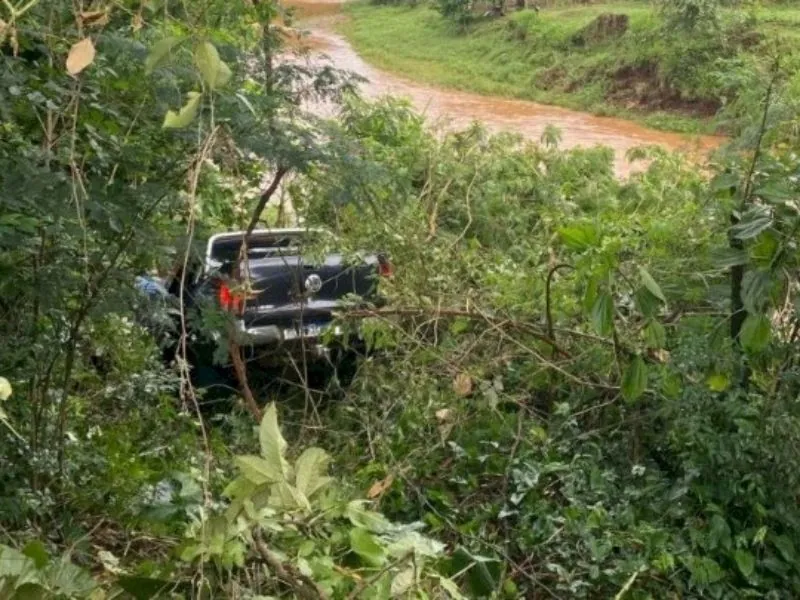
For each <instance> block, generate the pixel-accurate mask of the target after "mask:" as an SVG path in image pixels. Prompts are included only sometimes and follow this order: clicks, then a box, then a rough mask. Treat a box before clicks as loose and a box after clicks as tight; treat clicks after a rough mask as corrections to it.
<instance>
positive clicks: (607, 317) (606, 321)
mask: <svg viewBox="0 0 800 600" xmlns="http://www.w3.org/2000/svg"><path fill="white" fill-rule="evenodd" d="M592 325H593V326H594V329H595V331H597V333H599V334H600V335H608V334H610V333H611V331H612V330H613V328H614V300H613V298H612V297H611V294H609V293H608V292H603V293H601V294H600V295H599V296H598V297H597V299H596V300H595V301H594V304H593V305H592Z"/></svg>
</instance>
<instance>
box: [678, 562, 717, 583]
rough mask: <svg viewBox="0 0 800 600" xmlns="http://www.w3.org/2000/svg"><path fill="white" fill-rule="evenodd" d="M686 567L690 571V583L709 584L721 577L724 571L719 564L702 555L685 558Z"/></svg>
mask: <svg viewBox="0 0 800 600" xmlns="http://www.w3.org/2000/svg"><path fill="white" fill-rule="evenodd" d="M685 564H686V567H687V568H688V569H689V573H691V576H692V577H691V583H692V585H701V586H704V585H709V584H711V583H716V582H718V581H719V580H720V579H722V577H723V575H724V572H723V570H722V568H721V567H720V566H719V564H718V563H717V562H716V561H715V560H713V559H710V558H706V557H704V556H690V557H689V558H688V559H686V560H685Z"/></svg>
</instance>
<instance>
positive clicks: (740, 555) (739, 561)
mask: <svg viewBox="0 0 800 600" xmlns="http://www.w3.org/2000/svg"><path fill="white" fill-rule="evenodd" d="M733 559H734V560H735V561H736V566H737V567H739V571H741V572H742V575H744V576H745V577H747V578H748V579H749V578H750V576H751V575H752V574H753V571H754V570H755V568H756V559H755V557H754V556H753V555H752V554H750V553H749V552H748V551H747V550H742V549H738V550H735V551H734V553H733Z"/></svg>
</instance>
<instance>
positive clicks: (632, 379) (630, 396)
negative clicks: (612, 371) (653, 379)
mask: <svg viewBox="0 0 800 600" xmlns="http://www.w3.org/2000/svg"><path fill="white" fill-rule="evenodd" d="M646 389H647V365H646V364H645V362H644V360H643V359H642V357H641V356H637V357H635V358H634V359H633V360H632V361H631V363H630V364H629V365H628V368H627V369H625V373H624V374H623V376H622V397H623V398H624V399H625V400H627V401H628V402H634V401H635V400H638V399H639V398H640V397H641V395H642V394H644V392H645V390H646Z"/></svg>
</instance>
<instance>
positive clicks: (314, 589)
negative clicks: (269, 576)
mask: <svg viewBox="0 0 800 600" xmlns="http://www.w3.org/2000/svg"><path fill="white" fill-rule="evenodd" d="M253 541H254V542H255V546H256V550H257V551H258V553H259V555H260V556H261V558H263V559H264V562H265V563H267V565H268V566H269V568H270V569H272V570H273V571H274V572H275V576H276V577H277V578H278V579H280V580H281V581H283V582H284V583H285V584H286V585H288V586H289V587H291V588H292V590H294V592H295V593H296V594H297V596H298V597H300V598H304V599H305V600H327V598H328V595H327V594H326V593H325V590H323V589H322V588H321V587H319V586H318V585H317V584H316V583H315V582H314V581H312V580H311V579H310V578H309V577H306V576H305V575H303V574H302V573H300V572H298V571H296V570H295V569H294V567H293V566H292V565H287V564H284V563H282V562H281V560H280V559H279V558H278V557H277V555H275V554H274V553H273V552H272V551H271V550H270V549H269V548H267V544H266V543H265V542H264V539H263V538H262V537H261V535H260V534H259V533H256V534H255V535H254V536H253Z"/></svg>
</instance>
